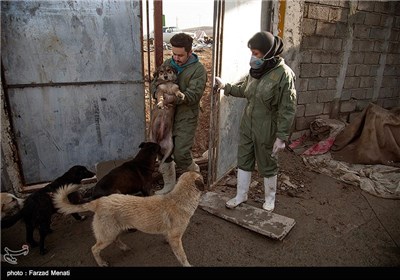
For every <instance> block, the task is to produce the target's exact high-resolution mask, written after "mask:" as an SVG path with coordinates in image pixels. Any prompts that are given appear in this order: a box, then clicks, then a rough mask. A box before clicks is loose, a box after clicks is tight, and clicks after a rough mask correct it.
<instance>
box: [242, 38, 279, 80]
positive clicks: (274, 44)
mask: <svg viewBox="0 0 400 280" xmlns="http://www.w3.org/2000/svg"><path fill="white" fill-rule="evenodd" d="M247 46H248V47H249V48H250V49H256V50H259V51H260V52H262V53H263V54H264V58H265V59H268V58H271V59H269V60H266V61H264V63H263V65H262V66H261V67H260V68H259V69H253V68H250V75H251V76H252V77H253V78H255V79H259V78H261V77H262V76H263V75H264V74H265V73H267V72H268V71H269V70H271V69H272V68H274V67H275V65H276V64H277V63H278V58H277V56H278V55H280V54H281V53H282V51H283V42H282V39H281V38H280V37H278V36H274V35H273V34H272V33H270V32H268V31H261V32H257V33H256V34H255V35H254V36H253V37H251V38H250V40H249V42H248V43H247Z"/></svg>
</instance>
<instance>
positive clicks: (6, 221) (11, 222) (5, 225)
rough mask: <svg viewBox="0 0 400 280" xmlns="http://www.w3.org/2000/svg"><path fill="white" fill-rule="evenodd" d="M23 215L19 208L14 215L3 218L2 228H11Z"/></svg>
mask: <svg viewBox="0 0 400 280" xmlns="http://www.w3.org/2000/svg"><path fill="white" fill-rule="evenodd" d="M22 216H23V215H22V210H19V211H18V212H17V213H15V214H14V215H12V216H10V217H6V218H3V219H1V228H2V229H3V228H9V227H11V226H13V225H15V224H16V223H17V222H18V221H19V220H21V218H22Z"/></svg>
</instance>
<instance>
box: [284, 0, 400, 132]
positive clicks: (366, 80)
mask: <svg viewBox="0 0 400 280" xmlns="http://www.w3.org/2000/svg"><path fill="white" fill-rule="evenodd" d="M302 11H303V18H302V22H301V23H300V24H301V37H302V38H301V43H300V47H299V60H300V63H299V67H298V69H297V72H298V73H296V74H297V78H298V81H297V91H298V106H297V114H296V120H295V124H294V134H293V135H292V139H295V138H297V137H298V136H300V135H301V134H303V133H304V132H305V131H308V129H309V125H310V123H311V122H312V121H313V120H315V119H316V118H335V119H340V120H343V121H346V122H350V121H351V119H352V118H354V116H356V115H357V114H358V113H359V112H361V111H362V110H363V109H364V108H365V107H366V106H367V105H368V104H369V103H370V102H373V103H375V104H377V105H379V106H382V107H383V108H387V109H390V108H393V107H397V106H400V90H399V88H400V3H399V2H395V1H387V2H383V1H304V3H303V5H302Z"/></svg>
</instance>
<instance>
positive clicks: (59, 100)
mask: <svg viewBox="0 0 400 280" xmlns="http://www.w3.org/2000/svg"><path fill="white" fill-rule="evenodd" d="M1 21H2V39H1V40H2V41H1V42H2V53H1V57H2V63H3V66H4V68H3V69H4V77H5V85H6V87H5V94H6V95H7V96H8V99H9V100H10V112H9V115H10V118H11V120H12V124H13V130H14V131H13V132H14V135H15V136H16V144H17V147H18V153H19V154H18V156H19V159H20V165H21V173H22V175H23V181H24V183H25V184H33V183H40V182H45V181H51V180H53V179H55V178H56V177H58V176H60V175H62V174H63V173H64V172H65V171H66V170H67V169H68V168H70V167H71V166H72V165H75V164H82V165H86V166H87V167H89V168H91V169H92V170H94V167H95V164H96V163H97V162H100V161H103V160H119V159H125V158H128V157H131V156H134V155H135V154H136V152H137V151H138V146H139V144H140V142H142V141H144V140H145V113H144V81H143V62H142V53H141V49H142V48H141V44H142V33H141V7H140V2H139V1H106V0H90V1H2V2H1Z"/></svg>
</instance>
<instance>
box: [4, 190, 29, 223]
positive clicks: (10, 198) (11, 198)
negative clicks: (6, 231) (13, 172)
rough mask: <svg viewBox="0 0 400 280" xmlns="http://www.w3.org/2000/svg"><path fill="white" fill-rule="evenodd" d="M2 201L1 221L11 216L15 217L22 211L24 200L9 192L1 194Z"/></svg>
mask: <svg viewBox="0 0 400 280" xmlns="http://www.w3.org/2000/svg"><path fill="white" fill-rule="evenodd" d="M0 199H1V220H3V219H4V218H7V217H9V216H12V215H15V214H16V213H17V212H19V211H20V210H21V209H22V206H23V205H24V199H22V198H18V197H16V196H15V195H13V194H11V193H7V192H2V193H0Z"/></svg>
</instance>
